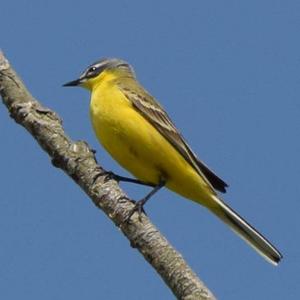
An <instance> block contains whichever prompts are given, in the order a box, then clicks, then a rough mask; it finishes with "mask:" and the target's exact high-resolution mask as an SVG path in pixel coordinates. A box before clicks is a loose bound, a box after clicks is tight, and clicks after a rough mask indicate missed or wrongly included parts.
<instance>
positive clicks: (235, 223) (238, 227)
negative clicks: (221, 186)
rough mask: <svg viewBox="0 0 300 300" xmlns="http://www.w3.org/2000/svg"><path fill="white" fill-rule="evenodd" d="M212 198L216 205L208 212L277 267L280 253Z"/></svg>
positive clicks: (249, 226)
mask: <svg viewBox="0 0 300 300" xmlns="http://www.w3.org/2000/svg"><path fill="white" fill-rule="evenodd" d="M213 198H214V200H215V202H216V203H217V204H218V205H217V206H214V207H212V208H211V209H210V210H211V211H212V212H213V213H214V214H215V215H216V216H217V217H219V218H220V219H221V220H222V221H223V222H224V223H226V224H227V225H228V226H229V227H230V228H231V229H232V230H233V231H234V232H235V233H236V234H238V235H239V236H240V237H241V238H242V239H243V240H244V241H245V242H247V243H248V244H249V245H250V246H251V247H252V248H253V249H254V250H256V251H257V252H258V253H259V254H260V255H261V256H262V257H264V258H265V259H266V260H267V261H269V262H270V263H271V264H273V265H275V266H277V265H278V263H279V261H280V259H281V258H282V255H281V253H280V252H279V251H278V250H277V249H276V248H275V247H274V246H273V245H272V244H271V243H270V242H269V241H268V240H267V239H266V238H265V237H263V236H262V235H261V234H260V233H259V232H258V231H257V230H256V229H255V228H254V227H252V226H251V225H250V224H248V223H247V222H246V221H245V220H244V219H243V218H242V217H241V216H239V215H238V214H237V213H236V212H235V211H234V210H233V209H231V208H230V207H229V206H228V205H227V204H225V203H224V202H223V201H222V200H221V199H220V198H218V197H217V196H213Z"/></svg>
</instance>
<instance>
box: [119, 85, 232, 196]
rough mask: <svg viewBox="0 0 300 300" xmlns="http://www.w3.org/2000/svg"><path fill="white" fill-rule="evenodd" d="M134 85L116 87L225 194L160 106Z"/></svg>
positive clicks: (222, 183) (216, 178) (223, 184)
mask: <svg viewBox="0 0 300 300" xmlns="http://www.w3.org/2000/svg"><path fill="white" fill-rule="evenodd" d="M136 84H137V83H136ZM136 84H135V85H133V84H132V83H131V84H126V82H125V83H124V81H123V82H119V83H118V86H119V88H120V90H121V91H122V92H123V93H124V95H125V96H126V97H127V98H128V100H130V101H131V103H132V105H133V107H134V108H135V109H136V110H137V111H138V112H139V113H141V114H142V115H143V116H144V118H145V119H146V120H148V122H150V123H151V124H152V125H153V126H154V127H155V128H156V129H157V130H158V131H159V132H160V133H161V134H162V135H163V136H164V137H165V138H166V139H167V140H168V141H169V143H171V144H172V145H173V147H174V148H175V149H176V150H177V151H178V152H179V153H180V154H181V155H182V156H183V157H184V158H185V160H186V161H187V162H188V163H189V164H190V165H191V166H192V167H193V168H194V169H195V170H196V171H197V172H198V174H199V175H200V176H202V178H203V179H204V180H205V181H206V182H207V183H208V184H209V185H210V186H211V187H213V188H215V189H216V190H218V191H220V192H223V193H225V192H226V187H228V185H227V184H226V183H225V182H224V181H223V180H222V179H221V178H219V177H218V176H217V175H216V174H215V173H214V172H213V171H211V170H210V169H209V168H208V167H207V166H206V165H205V164H204V163H203V162H201V161H200V160H199V159H198V158H197V156H196V155H195V153H194V152H193V151H192V150H191V148H190V147H189V145H188V144H187V143H186V141H185V140H184V138H183V137H182V135H181V134H180V133H179V131H178V130H177V129H176V127H175V125H174V124H173V123H172V121H171V119H170V118H169V116H168V114H167V113H166V112H165V111H164V109H163V108H162V107H161V105H160V104H159V103H158V102H157V101H156V100H155V99H154V98H153V97H152V96H151V95H150V94H148V93H147V92H146V91H145V90H144V89H143V88H142V87H141V86H139V85H136Z"/></svg>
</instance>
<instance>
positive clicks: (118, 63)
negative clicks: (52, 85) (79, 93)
mask: <svg viewBox="0 0 300 300" xmlns="http://www.w3.org/2000/svg"><path fill="white" fill-rule="evenodd" d="M122 75H123V76H124V75H125V76H126V75H127V76H131V77H134V71H133V69H132V67H131V66H130V65H129V64H128V63H127V62H126V61H124V60H121V59H117V58H105V59H101V60H99V61H97V62H95V63H93V64H92V65H90V66H88V67H87V68H86V69H85V70H84V72H83V73H82V74H81V75H80V76H79V78H78V79H76V80H73V81H70V82H67V83H65V84H64V85H63V86H81V87H84V88H87V89H88V90H92V89H93V88H94V87H95V86H96V85H98V84H99V83H101V82H102V81H103V80H104V79H108V78H111V79H113V78H116V77H119V76H122Z"/></svg>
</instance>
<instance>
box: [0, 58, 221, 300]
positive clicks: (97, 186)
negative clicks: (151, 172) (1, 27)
mask: <svg viewBox="0 0 300 300" xmlns="http://www.w3.org/2000/svg"><path fill="white" fill-rule="evenodd" d="M0 94H1V96H2V100H3V103H4V104H5V106H6V107H7V109H8V111H9V113H10V116H11V117H12V118H13V119H14V120H15V121H16V122H17V123H19V124H20V125H22V126H23V127H25V128H26V129H27V131H28V132H30V133H31V135H32V136H33V137H34V138H35V139H36V140H37V142H38V143H39V144H40V146H41V147H42V148H43V150H45V151H46V152H47V153H48V155H49V156H50V158H51V161H52V164H53V165H54V166H55V167H57V168H60V169H62V170H63V171H64V172H65V173H66V174H67V175H69V176H70V177H71V178H72V179H73V180H74V181H75V182H76V183H77V184H78V185H79V186H80V187H81V188H82V189H83V190H84V191H85V192H86V194H87V195H88V196H89V198H90V199H91V200H92V201H93V203H94V204H95V205H96V206H97V207H98V208H100V209H101V210H102V211H103V212H104V213H105V214H106V215H107V216H108V217H109V218H110V219H111V220H112V222H113V223H114V224H115V225H116V226H118V227H119V228H120V231H121V232H122V233H123V234H124V235H125V236H126V237H127V238H128V240H129V241H130V245H131V246H132V247H134V248H136V249H137V250H138V251H139V252H140V253H141V254H142V255H143V256H144V258H145V259H146V260H147V261H148V262H149V264H150V265H151V266H152V267H153V268H154V269H155V270H156V271H157V273H158V274H159V275H160V276H161V278H162V279H163V280H164V281H165V283H166V284H167V285H168V286H169V288H170V289H171V290H172V292H173V293H174V295H175V296H176V297H177V298H178V299H185V300H187V299H215V297H214V296H213V294H212V293H211V292H210V291H209V290H208V288H207V287H206V286H205V285H204V283H203V282H202V281H201V280H200V279H199V278H198V277H197V275H196V274H195V273H194V272H193V271H192V269H191V268H190V267H189V266H188V265H187V263H186V262H185V261H184V259H183V257H182V256H181V254H180V253H178V252H177V251H176V250H175V249H174V248H173V247H172V246H171V245H170V243H169V242H168V241H167V239H166V238H165V237H164V236H163V235H162V234H161V233H160V232H159V231H158V230H157V228H156V227H155V226H154V225H153V224H152V223H151V222H150V220H149V219H148V217H146V216H145V215H143V216H142V221H139V218H138V216H137V214H136V213H135V214H134V215H133V216H132V217H131V219H130V221H129V222H124V220H125V219H126V217H127V215H128V214H129V212H130V211H131V209H132V208H133V203H132V202H131V201H130V200H129V199H128V197H127V196H126V195H125V193H124V192H123V191H122V190H121V189H120V187H119V186H118V184H117V182H116V181H114V180H112V179H110V178H109V176H107V173H106V172H105V170H104V169H103V168H102V167H101V166H99V165H98V164H97V162H96V159H95V155H94V152H93V150H92V149H91V148H90V147H89V146H88V144H87V143H86V142H84V141H77V142H74V141H72V140H71V139H70V138H69V137H68V136H67V135H66V133H65V132H64V130H63V127H62V121H61V119H60V118H59V116H58V115H57V114H56V113H55V112H53V111H51V110H50V109H48V108H45V107H43V106H42V105H41V104H40V103H39V102H38V101H37V100H36V99H34V98H33V96H32V95H31V94H30V93H29V91H28V90H27V89H26V87H25V85H24V84H23V82H22V81H21V79H20V78H19V76H18V75H17V74H16V72H15V71H14V70H13V68H12V67H11V66H10V64H9V62H8V60H7V59H6V58H5V56H4V54H3V53H2V52H0Z"/></svg>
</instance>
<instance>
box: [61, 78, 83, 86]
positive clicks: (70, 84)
mask: <svg viewBox="0 0 300 300" xmlns="http://www.w3.org/2000/svg"><path fill="white" fill-rule="evenodd" d="M81 83H82V80H81V79H76V80H73V81H70V82H67V83H65V84H63V86H78V85H80V84H81Z"/></svg>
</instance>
